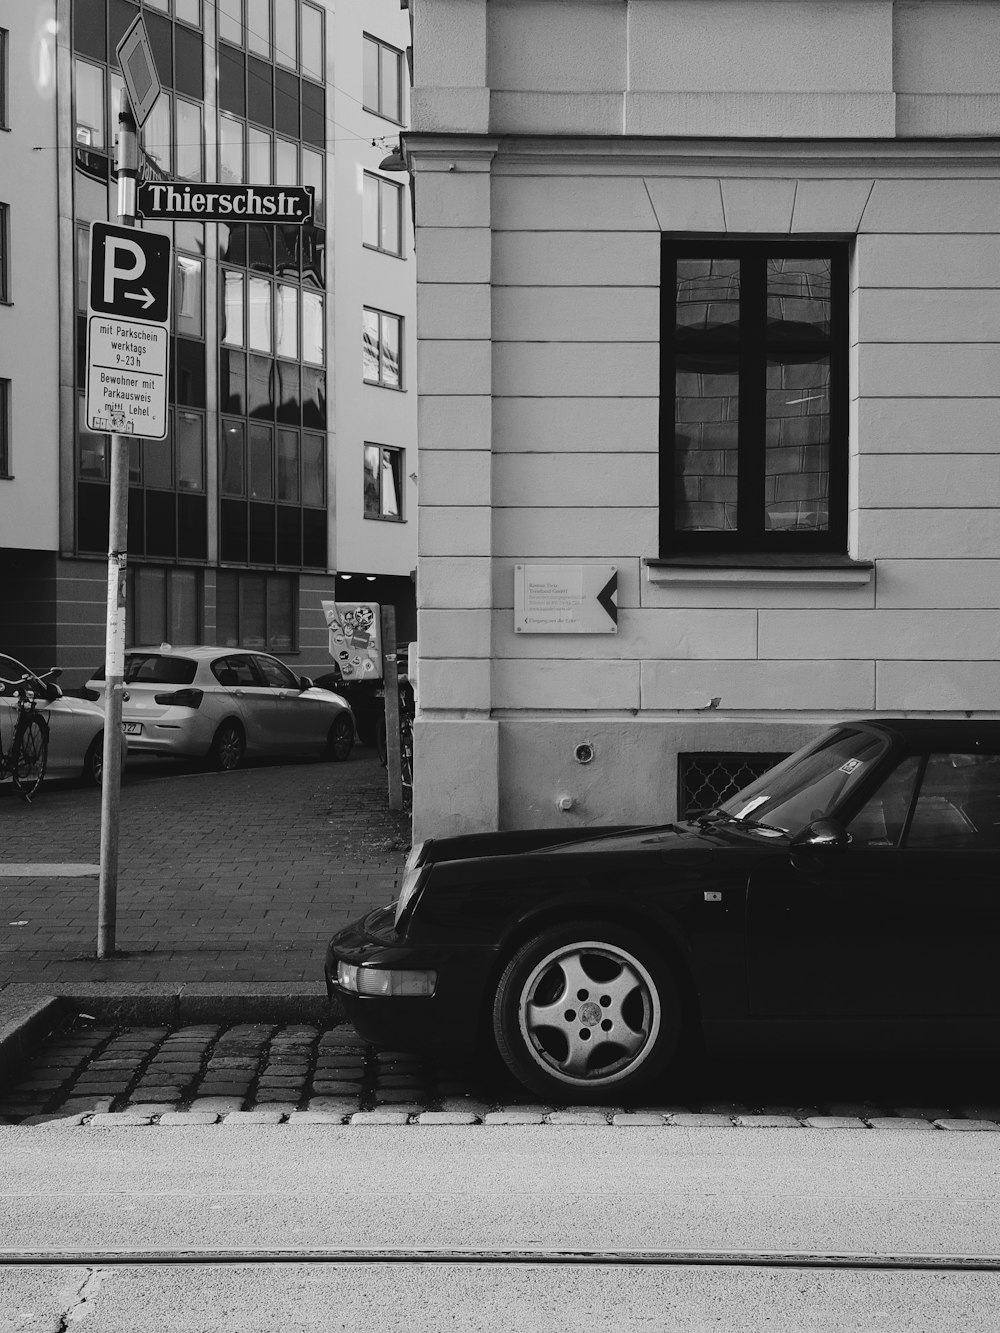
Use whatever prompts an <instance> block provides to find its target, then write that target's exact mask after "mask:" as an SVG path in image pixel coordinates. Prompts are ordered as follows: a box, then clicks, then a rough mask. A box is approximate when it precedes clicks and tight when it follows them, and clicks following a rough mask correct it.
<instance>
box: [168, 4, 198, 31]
mask: <svg viewBox="0 0 1000 1333" xmlns="http://www.w3.org/2000/svg"><path fill="white" fill-rule="evenodd" d="M174 13H175V14H176V15H177V17H178V18H179V19H183V20H184V22H185V23H190V24H193V26H194V27H196V28H200V27H201V0H174Z"/></svg>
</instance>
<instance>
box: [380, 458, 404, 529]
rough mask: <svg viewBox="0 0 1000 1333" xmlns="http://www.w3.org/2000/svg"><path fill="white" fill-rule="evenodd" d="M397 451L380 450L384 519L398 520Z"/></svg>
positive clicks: (398, 461)
mask: <svg viewBox="0 0 1000 1333" xmlns="http://www.w3.org/2000/svg"><path fill="white" fill-rule="evenodd" d="M400 458H401V454H400V451H399V450H398V449H383V450H382V514H383V516H384V517H385V518H399V513H400V505H399V464H400Z"/></svg>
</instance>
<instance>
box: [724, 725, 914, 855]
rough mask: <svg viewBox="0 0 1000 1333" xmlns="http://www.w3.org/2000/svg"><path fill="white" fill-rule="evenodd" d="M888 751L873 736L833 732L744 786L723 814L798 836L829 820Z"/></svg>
mask: <svg viewBox="0 0 1000 1333" xmlns="http://www.w3.org/2000/svg"><path fill="white" fill-rule="evenodd" d="M887 746H888V741H886V740H884V739H883V738H882V737H880V736H875V735H873V734H872V733H871V732H870V731H854V730H848V729H844V730H842V731H835V732H832V733H831V734H829V735H827V736H824V737H823V738H822V739H821V740H819V741H817V742H815V743H814V744H812V745H809V746H807V747H806V748H805V749H802V750H797V751H796V752H795V754H793V755H790V756H789V758H788V759H786V760H784V762H783V763H780V764H778V765H777V767H776V768H772V769H771V770H770V771H769V772H768V773H765V774H764V776H763V777H762V778H758V779H757V781H756V782H753V783H751V784H750V786H749V787H744V788H743V790H742V791H741V792H737V794H736V795H735V796H732V797H730V799H729V800H728V801H726V802H725V803H724V804H723V805H721V806H720V807H719V810H718V812H717V813H718V814H719V815H721V816H723V817H726V818H728V819H730V820H732V821H734V822H736V823H740V824H746V825H748V826H749V827H752V828H764V829H774V830H777V831H779V832H781V833H797V832H798V831H799V830H800V829H803V828H805V827H806V825H807V824H809V823H811V822H812V821H813V820H814V819H823V818H825V817H827V816H828V815H829V814H830V813H831V811H832V810H833V809H834V808H835V807H836V806H837V805H838V804H839V802H840V801H842V800H843V798H844V797H845V796H846V795H847V794H848V793H849V792H850V791H851V790H852V788H853V787H855V786H856V785H857V784H858V783H859V782H860V781H861V780H862V778H864V777H865V776H866V774H868V773H870V772H871V766H872V764H873V763H874V762H875V760H876V759H878V758H879V756H880V755H881V754H883V752H884V751H885V749H886V747H887Z"/></svg>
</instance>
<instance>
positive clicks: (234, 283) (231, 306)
mask: <svg viewBox="0 0 1000 1333" xmlns="http://www.w3.org/2000/svg"><path fill="white" fill-rule="evenodd" d="M222 282H223V302H222V341H223V343H225V345H226V346H227V347H245V346H246V335H245V333H244V329H243V283H244V277H243V274H242V273H233V272H232V270H231V269H225V270H223V276H222Z"/></svg>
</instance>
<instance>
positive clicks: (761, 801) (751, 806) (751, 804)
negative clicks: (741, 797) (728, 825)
mask: <svg viewBox="0 0 1000 1333" xmlns="http://www.w3.org/2000/svg"><path fill="white" fill-rule="evenodd" d="M770 799H771V798H770V796H755V797H754V798H753V800H752V801H748V802H747V804H746V805H745V806H744V807H743V809H742V810H737V812H736V814H735V816H734V818H736V819H746V817H747V815H748V814H750V812H751V811H752V810H756V809H757V807H758V806H759V805H765V804H766V803H767V802H768V801H769V800H770Z"/></svg>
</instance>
